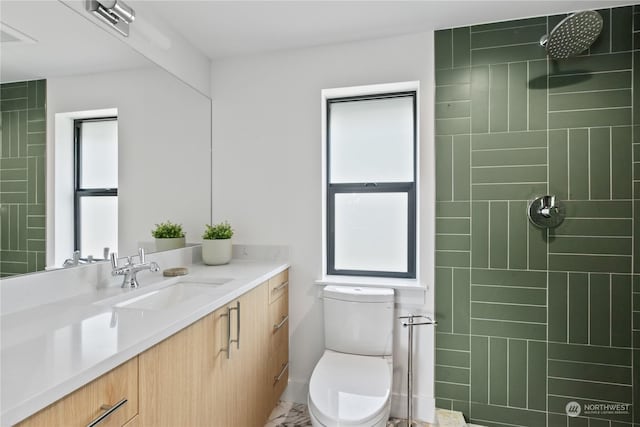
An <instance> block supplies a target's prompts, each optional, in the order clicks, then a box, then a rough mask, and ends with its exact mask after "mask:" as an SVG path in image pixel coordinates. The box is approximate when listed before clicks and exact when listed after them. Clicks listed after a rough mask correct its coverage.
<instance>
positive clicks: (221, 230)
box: [202, 221, 233, 265]
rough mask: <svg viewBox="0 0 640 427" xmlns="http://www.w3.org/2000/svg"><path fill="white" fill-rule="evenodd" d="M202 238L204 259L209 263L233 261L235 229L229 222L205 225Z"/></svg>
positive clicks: (216, 263) (217, 263)
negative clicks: (232, 248) (232, 243)
mask: <svg viewBox="0 0 640 427" xmlns="http://www.w3.org/2000/svg"><path fill="white" fill-rule="evenodd" d="M205 227H206V228H205V230H204V234H203V235H202V238H203V239H204V240H203V242H202V260H203V261H204V263H205V264H207V265H221V264H227V263H228V262H229V261H231V237H232V236H233V229H232V228H231V225H230V224H229V223H228V222H227V221H224V222H221V223H219V224H215V225H209V224H207V225H206V226H205Z"/></svg>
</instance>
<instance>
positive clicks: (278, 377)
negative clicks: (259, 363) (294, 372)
mask: <svg viewBox="0 0 640 427" xmlns="http://www.w3.org/2000/svg"><path fill="white" fill-rule="evenodd" d="M288 368H289V362H287V363H285V364H283V365H282V369H280V373H278V375H276V376H275V377H273V385H276V384H278V383H279V382H280V380H281V379H282V376H283V375H284V373H285V372H287V369H288Z"/></svg>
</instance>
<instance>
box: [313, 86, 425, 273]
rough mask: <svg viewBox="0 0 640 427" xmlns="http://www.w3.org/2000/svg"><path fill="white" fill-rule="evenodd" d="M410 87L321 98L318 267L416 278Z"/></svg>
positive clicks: (413, 132)
mask: <svg viewBox="0 0 640 427" xmlns="http://www.w3.org/2000/svg"><path fill="white" fill-rule="evenodd" d="M416 144H417V129H416V91H406V92H394V93H381V94H380V93H377V94H373V95H364V96H350V97H328V98H327V99H326V221H327V223H326V237H325V238H326V267H327V271H326V273H327V274H328V275H347V276H377V277H398V278H415V277H416V150H417V148H416V147H417V145H416Z"/></svg>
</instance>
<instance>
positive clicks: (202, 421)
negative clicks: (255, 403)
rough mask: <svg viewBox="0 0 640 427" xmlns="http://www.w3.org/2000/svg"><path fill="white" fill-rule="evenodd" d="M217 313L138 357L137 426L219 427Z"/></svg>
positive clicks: (220, 407) (220, 408)
mask: <svg viewBox="0 0 640 427" xmlns="http://www.w3.org/2000/svg"><path fill="white" fill-rule="evenodd" d="M218 314H219V311H216V312H214V313H212V314H210V315H208V316H206V317H204V318H203V319H201V320H199V321H197V322H196V323H194V324H192V325H191V326H189V327H187V328H186V329H183V330H182V331H180V332H178V333H176V334H175V335H173V336H171V337H169V338H167V339H166V340H164V341H162V342H161V343H159V344H157V345H156V346H154V347H152V348H150V349H149V350H147V351H145V352H144V353H142V354H141V355H140V356H139V359H140V396H141V398H140V425H141V426H150V427H160V426H167V427H174V426H194V427H195V426H221V427H223V426H224V427H226V424H224V423H223V422H221V423H218V422H217V415H218V413H219V412H220V411H221V410H222V409H223V408H224V407H223V406H219V405H218V400H217V399H218V396H216V394H217V393H216V392H217V389H216V387H215V382H216V381H217V379H218V378H217V377H218V376H219V368H220V367H219V359H218V353H219V351H220V347H219V336H218V334H219V328H218V324H217V321H216V316H217V315H218Z"/></svg>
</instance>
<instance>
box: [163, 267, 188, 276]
mask: <svg viewBox="0 0 640 427" xmlns="http://www.w3.org/2000/svg"><path fill="white" fill-rule="evenodd" d="M187 274H189V269H188V268H186V267H175V268H167V269H166V270H163V271H162V275H163V276H164V277H177V276H186V275H187Z"/></svg>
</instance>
